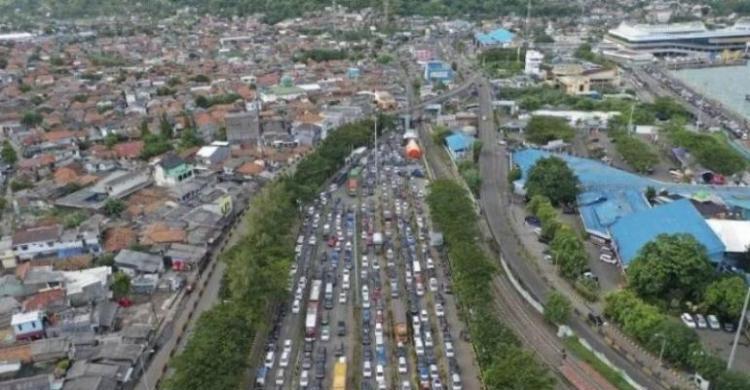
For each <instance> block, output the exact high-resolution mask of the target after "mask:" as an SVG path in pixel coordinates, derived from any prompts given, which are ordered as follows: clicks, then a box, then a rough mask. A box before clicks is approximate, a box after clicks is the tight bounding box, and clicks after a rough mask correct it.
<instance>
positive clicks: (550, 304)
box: [544, 291, 571, 325]
mask: <svg viewBox="0 0 750 390" xmlns="http://www.w3.org/2000/svg"><path fill="white" fill-rule="evenodd" d="M570 310H571V305H570V300H568V298H567V297H566V296H565V295H562V294H560V292H558V291H554V292H552V293H551V294H550V295H549V297H548V298H547V304H546V305H545V306H544V319H546V320H547V321H549V322H550V323H551V324H556V325H561V324H564V323H566V322H567V321H568V318H569V317H570Z"/></svg>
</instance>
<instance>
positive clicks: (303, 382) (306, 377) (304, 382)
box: [299, 370, 310, 388]
mask: <svg viewBox="0 0 750 390" xmlns="http://www.w3.org/2000/svg"><path fill="white" fill-rule="evenodd" d="M309 385H310V373H309V372H308V371H307V370H302V373H301V374H300V375H299V387H302V388H305V387H307V386H309Z"/></svg>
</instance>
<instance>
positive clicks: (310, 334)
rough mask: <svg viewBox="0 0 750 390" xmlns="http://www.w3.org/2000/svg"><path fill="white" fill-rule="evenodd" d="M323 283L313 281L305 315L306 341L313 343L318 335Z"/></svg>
mask: <svg viewBox="0 0 750 390" xmlns="http://www.w3.org/2000/svg"><path fill="white" fill-rule="evenodd" d="M322 286H323V282H322V281H320V280H313V281H312V283H311V284H310V299H309V300H308V301H307V312H306V314H305V341H313V340H315V337H316V336H317V333H318V308H319V306H320V290H321V287H322Z"/></svg>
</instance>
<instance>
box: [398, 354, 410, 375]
mask: <svg viewBox="0 0 750 390" xmlns="http://www.w3.org/2000/svg"><path fill="white" fill-rule="evenodd" d="M407 370H408V369H407V367H406V358H405V357H403V356H401V357H399V358H398V373H399V374H406V372H407Z"/></svg>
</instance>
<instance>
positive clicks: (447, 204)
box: [427, 180, 554, 390]
mask: <svg viewBox="0 0 750 390" xmlns="http://www.w3.org/2000/svg"><path fill="white" fill-rule="evenodd" d="M427 204H428V205H429V207H430V213H431V215H432V218H433V220H434V221H435V223H436V225H437V226H438V227H439V228H440V229H441V230H442V232H443V235H444V237H445V245H446V247H447V253H448V259H449V261H450V267H451V271H452V277H453V283H454V289H455V291H456V293H457V295H458V297H459V299H460V307H459V310H460V311H461V314H462V316H464V318H467V319H468V322H469V330H470V332H471V335H472V341H473V343H474V346H475V349H476V352H477V360H478V362H479V365H480V368H481V370H482V378H483V382H484V384H485V386H486V387H487V388H488V389H541V390H544V389H552V388H554V379H553V378H552V377H551V376H550V375H549V373H548V371H547V370H546V368H545V367H543V366H542V365H541V364H540V363H539V362H538V361H537V360H536V359H535V358H534V356H533V354H531V353H529V352H528V351H525V350H523V349H522V347H521V344H520V342H519V340H518V338H517V336H516V335H515V334H514V333H513V332H512V331H511V330H510V329H509V328H508V327H506V326H505V325H504V324H502V322H500V321H499V318H498V317H497V315H496V312H495V309H494V306H493V302H494V301H493V297H492V294H491V292H490V291H491V290H492V288H491V286H490V284H491V283H492V278H493V275H495V274H496V273H497V268H496V267H495V265H494V264H493V263H492V261H491V260H490V259H489V258H488V257H487V255H486V253H485V252H484V251H483V250H482V248H481V247H480V246H479V243H478V241H477V240H478V238H477V237H480V236H481V234H480V232H479V229H478V227H477V216H476V213H475V212H474V208H473V204H472V201H471V199H470V196H469V194H468V193H467V191H466V190H465V189H464V188H463V187H462V186H461V184H459V183H457V182H455V181H452V180H436V181H434V182H432V184H430V191H429V195H428V196H427Z"/></svg>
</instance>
